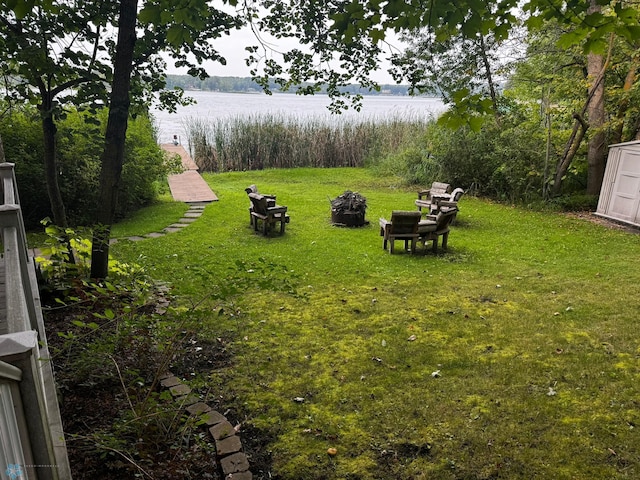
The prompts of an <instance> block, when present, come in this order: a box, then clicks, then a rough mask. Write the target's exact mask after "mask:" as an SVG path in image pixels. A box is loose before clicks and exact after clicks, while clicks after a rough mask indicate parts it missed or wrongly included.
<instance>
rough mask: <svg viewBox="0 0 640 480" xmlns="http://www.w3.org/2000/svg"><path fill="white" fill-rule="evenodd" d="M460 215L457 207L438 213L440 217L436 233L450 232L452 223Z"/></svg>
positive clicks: (437, 217)
mask: <svg viewBox="0 0 640 480" xmlns="http://www.w3.org/2000/svg"><path fill="white" fill-rule="evenodd" d="M457 213H458V208H457V207H451V208H450V209H449V210H446V211H444V210H441V211H440V213H438V215H437V216H436V230H435V231H436V233H438V232H441V231H444V230H448V229H449V225H450V224H451V222H452V221H453V219H454V218H455V217H456V214H457Z"/></svg>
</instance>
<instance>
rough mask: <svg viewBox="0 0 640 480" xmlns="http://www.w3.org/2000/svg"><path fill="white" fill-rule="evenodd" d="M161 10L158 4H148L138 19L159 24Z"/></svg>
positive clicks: (142, 21) (141, 21)
mask: <svg viewBox="0 0 640 480" xmlns="http://www.w3.org/2000/svg"><path fill="white" fill-rule="evenodd" d="M160 12H161V9H160V7H159V6H158V5H147V6H146V7H144V8H143V9H142V10H140V13H138V20H140V23H153V24H156V25H157V24H159V23H160Z"/></svg>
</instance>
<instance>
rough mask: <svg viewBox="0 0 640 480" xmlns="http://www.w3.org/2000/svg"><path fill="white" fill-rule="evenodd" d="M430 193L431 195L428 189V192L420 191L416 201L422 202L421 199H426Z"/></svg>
mask: <svg viewBox="0 0 640 480" xmlns="http://www.w3.org/2000/svg"><path fill="white" fill-rule="evenodd" d="M430 193H431V189H430V188H429V189H428V190H420V191H419V192H418V199H419V200H422V197H428V196H429V194H430Z"/></svg>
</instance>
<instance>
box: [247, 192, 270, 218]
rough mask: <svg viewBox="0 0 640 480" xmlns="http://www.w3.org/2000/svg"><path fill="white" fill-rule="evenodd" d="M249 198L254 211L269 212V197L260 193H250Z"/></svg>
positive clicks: (262, 213) (261, 213) (264, 213)
mask: <svg viewBox="0 0 640 480" xmlns="http://www.w3.org/2000/svg"><path fill="white" fill-rule="evenodd" d="M249 199H250V200H251V205H253V211H254V212H256V213H259V214H260V215H266V214H267V197H265V196H264V195H260V194H259V193H250V194H249Z"/></svg>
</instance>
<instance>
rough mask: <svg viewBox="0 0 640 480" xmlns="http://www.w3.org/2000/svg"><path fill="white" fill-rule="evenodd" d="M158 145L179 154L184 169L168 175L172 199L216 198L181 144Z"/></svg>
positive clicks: (204, 200)
mask: <svg viewBox="0 0 640 480" xmlns="http://www.w3.org/2000/svg"><path fill="white" fill-rule="evenodd" d="M160 146H161V147H162V149H163V150H165V151H167V152H169V153H171V154H178V155H180V158H181V159H182V166H183V167H184V170H185V171H184V172H182V173H178V174H176V175H169V188H170V189H171V195H173V199H174V200H176V201H178V202H185V203H209V202H215V201H217V200H218V197H217V196H216V194H215V193H213V191H212V190H211V188H209V185H208V184H207V182H205V181H204V179H203V178H202V177H201V176H200V173H198V166H197V165H196V163H195V162H194V161H193V160H192V158H191V157H190V156H189V154H188V153H187V151H186V150H185V149H184V147H183V146H182V145H174V144H172V143H163V144H162V145H160Z"/></svg>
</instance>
